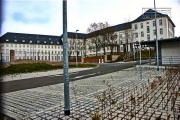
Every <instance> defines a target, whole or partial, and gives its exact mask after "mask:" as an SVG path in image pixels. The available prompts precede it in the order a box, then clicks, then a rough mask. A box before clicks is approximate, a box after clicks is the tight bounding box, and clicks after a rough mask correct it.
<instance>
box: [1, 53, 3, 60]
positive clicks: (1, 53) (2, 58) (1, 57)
mask: <svg viewBox="0 0 180 120" xmlns="http://www.w3.org/2000/svg"><path fill="white" fill-rule="evenodd" d="M1 62H3V58H2V53H1Z"/></svg>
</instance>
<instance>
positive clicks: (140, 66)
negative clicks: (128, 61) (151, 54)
mask: <svg viewBox="0 0 180 120" xmlns="http://www.w3.org/2000/svg"><path fill="white" fill-rule="evenodd" d="M139 65H140V79H142V67H141V41H140V39H139Z"/></svg>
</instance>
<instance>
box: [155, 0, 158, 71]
mask: <svg viewBox="0 0 180 120" xmlns="http://www.w3.org/2000/svg"><path fill="white" fill-rule="evenodd" d="M154 10H155V15H154V16H155V29H156V59H157V60H156V64H157V71H159V51H158V36H157V22H156V3H155V0H154Z"/></svg>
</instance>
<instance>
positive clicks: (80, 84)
mask: <svg viewBox="0 0 180 120" xmlns="http://www.w3.org/2000/svg"><path fill="white" fill-rule="evenodd" d="M141 70H142V71H140V69H139V68H138V69H137V68H135V67H133V68H129V69H125V70H121V71H117V72H114V73H109V74H106V75H101V76H96V77H91V78H87V79H82V80H77V81H72V82H70V111H71V115H70V116H65V115H64V105H63V104H64V89H63V87H64V84H63V83H61V84H56V85H49V86H44V87H39V88H33V89H27V90H21V91H16V92H11V93H4V94H2V95H1V97H2V98H3V101H2V106H1V108H3V110H4V113H6V114H7V115H9V116H11V117H13V118H15V119H24V120H30V119H31V120H42V119H46V120H59V119H63V120H72V119H80V120H85V119H87V120H88V119H89V120H91V119H92V118H93V116H94V115H95V114H101V112H105V114H103V115H104V116H101V117H104V118H105V119H114V120H119V119H120V118H124V119H130V118H132V120H133V119H134V118H135V117H133V116H134V115H136V117H137V118H138V119H139V118H140V117H142V118H143V119H145V117H144V116H143V115H145V116H146V115H147V116H149V117H150V116H151V115H152V120H153V119H155V116H156V115H160V113H163V115H162V116H163V117H166V116H168V115H169V114H170V113H173V112H172V110H169V108H167V107H166V106H171V103H168V105H165V101H167V99H170V98H169V97H167V96H166V95H165V94H164V95H163V96H162V97H163V98H165V99H164V100H163V103H164V104H163V105H159V108H158V109H156V108H154V107H155V106H157V105H158V101H160V98H161V94H160V93H162V92H163V90H164V91H166V92H168V90H167V89H166V88H165V87H164V85H166V82H165V81H166V80H164V82H162V87H163V89H162V90H161V89H160V88H161V86H160V85H159V86H156V87H155V88H153V89H154V91H152V92H150V91H148V90H149V89H151V88H150V87H151V86H149V87H148V85H149V83H151V82H152V81H153V80H155V79H157V77H158V76H163V75H164V74H165V72H164V69H160V71H156V69H153V68H148V67H145V68H142V69H141ZM178 74H179V73H178ZM173 76H176V75H173ZM175 78H177V77H173V79H175ZM169 83H171V85H179V84H180V83H179V81H178V80H175V82H169ZM158 84H159V83H158ZM146 87H147V88H148V89H147V90H146ZM173 89H174V90H175V91H176V90H177V89H179V88H177V87H175V88H173ZM170 90H171V89H170ZM144 93H147V94H148V96H149V95H151V96H149V97H146V100H145V101H146V102H147V101H150V102H148V104H147V105H146V107H142V106H143V105H144V102H143V101H142V100H141V99H142V96H143V94H144ZM150 93H152V94H150ZM132 94H133V96H132ZM153 95H154V96H155V98H158V97H159V95H160V98H158V99H154V97H153ZM169 95H170V94H169ZM135 96H138V97H140V96H141V99H140V100H139V102H138V103H136V104H135V105H134V103H132V102H131V101H130V100H129V99H130V98H132V100H133V98H134V97H135ZM138 97H137V98H138ZM102 98H104V101H106V102H105V104H103V106H102V104H101V102H102V101H103V99H102ZM144 99H145V98H144ZM109 100H112V101H114V102H112V101H111V102H110V101H109ZM151 102H152V103H153V105H152V107H151V108H150V109H148V112H147V114H146V113H144V112H145V111H147V106H148V105H151V104H150V103H151ZM179 102H180V98H179V97H177V99H176V102H175V103H174V106H176V107H178V104H179ZM123 103H124V105H125V106H123ZM125 103H126V104H125ZM135 106H136V108H135ZM137 106H139V108H138V107H137ZM163 107H165V110H164V111H165V112H163V110H161V109H160V108H163ZM111 108H113V109H111ZM142 108H145V109H142ZM99 110H100V111H99ZM159 110H160V111H159ZM167 110H169V112H167ZM130 111H132V112H130ZM170 111H171V112H170ZM131 113H132V114H131ZM137 113H138V114H137ZM151 113H152V114H151ZM165 113H168V114H165ZM174 113H176V112H174ZM137 115H139V116H137ZM175 115H176V116H177V114H175ZM150 118H151V117H150ZM170 118H173V117H172V116H170Z"/></svg>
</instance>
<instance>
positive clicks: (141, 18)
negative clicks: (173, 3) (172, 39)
mask: <svg viewBox="0 0 180 120" xmlns="http://www.w3.org/2000/svg"><path fill="white" fill-rule="evenodd" d="M156 17H157V18H162V17H166V18H168V20H169V21H170V22H171V24H172V25H173V26H174V27H175V24H174V23H173V21H172V20H171V19H170V17H169V16H168V15H166V14H162V13H159V12H156ZM154 18H155V11H154V10H152V9H149V10H147V11H146V12H145V13H143V14H142V15H140V16H139V17H138V18H136V19H135V20H133V21H132V22H133V23H135V22H141V21H145V20H152V19H154Z"/></svg>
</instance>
